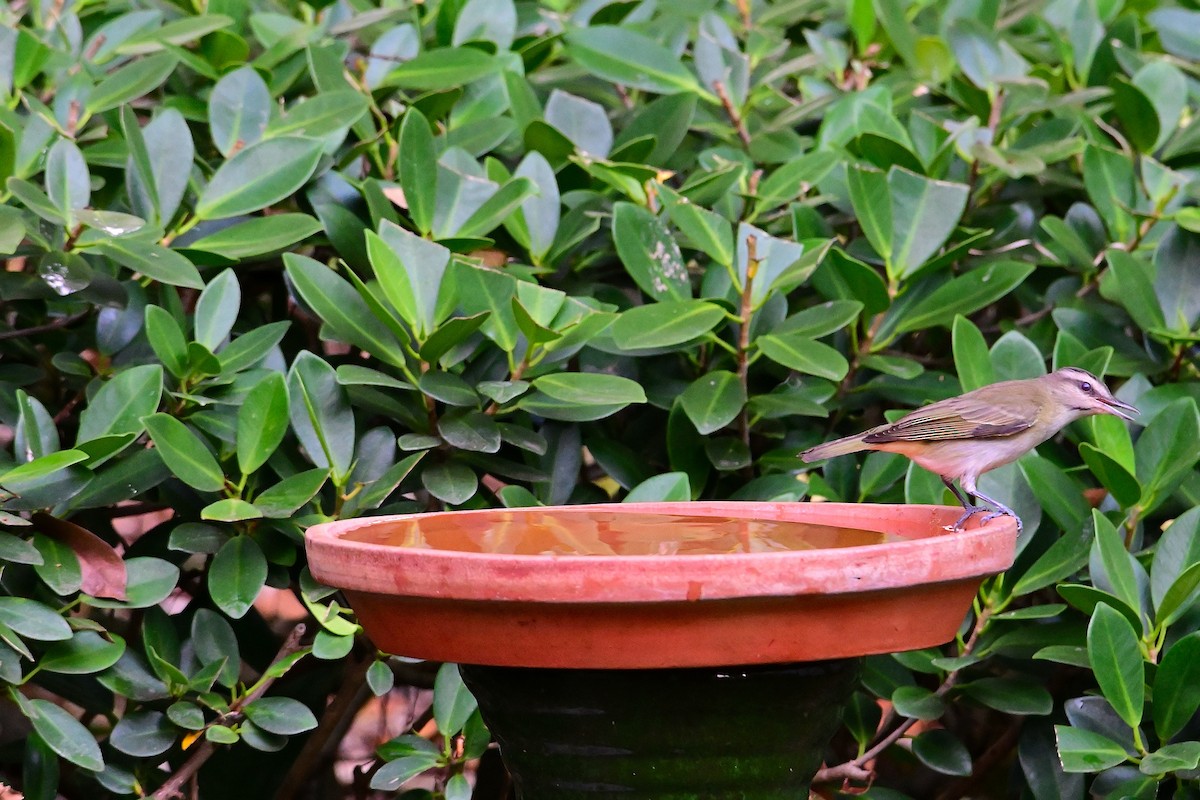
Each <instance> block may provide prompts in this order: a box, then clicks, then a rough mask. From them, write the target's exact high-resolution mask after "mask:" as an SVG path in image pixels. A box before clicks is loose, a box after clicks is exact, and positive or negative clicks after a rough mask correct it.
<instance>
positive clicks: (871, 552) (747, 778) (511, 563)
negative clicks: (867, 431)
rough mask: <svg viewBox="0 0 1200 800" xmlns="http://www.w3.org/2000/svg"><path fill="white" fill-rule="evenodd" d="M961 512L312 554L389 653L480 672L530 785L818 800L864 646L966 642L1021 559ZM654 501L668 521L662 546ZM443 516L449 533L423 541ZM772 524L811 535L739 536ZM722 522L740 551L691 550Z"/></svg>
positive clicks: (1011, 525)
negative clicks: (800, 539)
mask: <svg viewBox="0 0 1200 800" xmlns="http://www.w3.org/2000/svg"><path fill="white" fill-rule="evenodd" d="M960 514H961V509H957V508H948V507H942V506H895V505H856V504H838V503H737V502H703V503H643V504H624V505H592V506H567V507H557V508H529V509H489V510H482V511H458V512H446V513H442V514H427V515H412V516H405V517H374V518H365V519H356V520H347V521H344V522H333V523H326V524H323V525H316V526H314V527H312V528H310V529H309V531H308V534H307V549H308V556H309V564H310V568H311V570H312V573H313V575H314V576H315V577H316V578H317V579H318V580H320V581H322V582H324V583H326V584H328V585H330V586H335V587H337V588H340V589H342V590H343V591H344V592H345V594H346V597H347V599H348V600H349V602H350V604H351V606H353V608H354V610H355V612H356V613H357V615H358V618H359V620H360V622H361V623H362V625H363V628H364V629H365V630H366V632H367V634H368V635H369V636H370V637H371V639H372V640H373V641H374V642H375V644H376V645H377V646H378V647H379V648H380V649H382V650H384V651H387V652H391V653H396V654H399V655H405V656H413V657H418V658H427V659H433V660H438V661H455V662H458V663H459V664H460V665H462V666H461V669H462V675H463V679H464V680H465V681H466V683H467V685H468V686H469V687H470V689H471V691H472V692H473V693H474V694H475V696H476V698H477V699H478V700H479V706H480V710H481V712H482V714H483V718H484V721H485V722H486V723H487V724H488V727H489V729H490V730H491V732H492V735H493V737H494V738H495V740H496V741H497V742H498V743H499V744H500V752H501V756H502V757H503V759H504V762H505V764H506V765H507V767H508V769H509V772H510V773H511V774H512V775H513V780H514V783H515V785H516V787H517V791H518V795H519V797H520V798H521V800H574V799H575V798H579V799H580V800H583V799H584V798H587V799H588V800H591V799H592V798H614V799H615V798H624V799H626V800H685V799H687V800H725V799H726V798H728V799H729V800H733V798H738V800H756V799H758V798H761V799H762V800H768V799H769V800H785V799H786V798H805V797H807V788H808V784H809V782H810V780H811V778H812V775H813V773H814V772H815V771H816V769H817V767H818V766H820V762H821V757H822V754H823V751H824V748H825V746H826V745H827V744H828V741H829V738H830V737H831V736H832V735H833V733H834V731H835V730H836V729H837V725H838V723H839V721H840V719H841V714H842V706H843V704H844V703H845V701H846V699H847V698H848V697H849V694H850V692H851V691H852V690H853V688H854V686H855V685H856V683H857V677H858V670H859V666H860V663H861V660H862V656H865V655H870V654H874V653H888V652H893V651H899V650H910V649H914V648H920V647H929V646H932V645H937V644H941V643H943V642H946V641H948V640H950V639H952V638H953V637H954V634H955V632H956V631H957V630H958V627H959V625H960V624H961V623H962V620H963V617H964V616H965V614H966V612H967V610H968V609H969V608H970V605H971V600H972V598H974V596H975V592H976V591H977V589H978V586H979V583H980V582H981V581H982V580H983V579H984V578H985V577H987V576H989V575H992V574H995V573H997V572H1000V571H1001V570H1004V569H1006V568H1007V567H1009V566H1010V565H1011V564H1012V559H1013V552H1014V546H1015V541H1016V524H1015V521H1014V520H1013V519H1011V518H1009V517H998V518H996V519H994V520H992V521H990V522H988V523H987V524H986V525H979V524H978V523H974V522H972V523H968V526H967V529H966V530H963V531H950V530H947V527H946V526H949V525H952V524H953V523H954V521H955V520H956V519H957V518H958V516H959V515H960ZM645 515H667V516H666V517H660V518H659V519H660V523H661V524H660V525H659V526H658V527H657V528H654V530H655V531H657V533H656V535H659V536H661V539H662V542H659V543H656V542H655V541H652V540H650V539H648V538H647V536H646V525H645V523H646V522H647V520H650V518H649V517H647V516H645ZM668 517H669V519H668ZM425 520H430V521H434V522H436V524H437V525H439V526H442V528H443V529H445V528H447V526H448V529H450V534H449V535H444V536H440V537H434V536H432V535H431V536H430V537H429V538H428V539H426V538H425V537H424V536H423V535H422V534H421V533H419V531H418V529H419V527H420V526H421V525H422V524H429V523H424V521H425ZM760 521H775V522H783V523H801V524H803V525H806V526H814V527H811V528H810V529H809V530H811V531H812V537H811V541H809V542H808V544H806V545H803V546H797V545H795V543H792V545H789V546H784V547H780V545H779V542H777V541H774V540H771V541H768V542H766V543H764V542H762V541H758V540H755V541H751V539H750V538H748V537H746V536H742V537H741V538H740V539H739V536H738V534H737V533H736V530H737V526H738V525H750V526H752V525H755V524H758V523H759V522H760ZM635 522H636V525H640V526H641V528H640V532H639V533H638V534H637V535H636V536H634V537H633V538H634V539H636V541H633V542H626V541H625V540H624V539H622V537H623V536H625V529H626V528H630V529H632V527H635ZM705 525H708V526H710V527H711V528H712V529H714V530H720V531H721V532H720V533H718V534H714V537H715V540H714V542H713V545H714V548H719V547H727V546H728V545H729V544H730V542H732V543H733V544H734V545H735V546H734V547H733V548H729V549H732V550H735V551H736V552H714V551H711V550H705V549H704V548H695V547H692V545H694V544H695V542H696V540H697V538H703V533H702V532H701V533H699V534H698V533H696V531H698V530H701V531H702V529H703V527H704V526H705ZM731 526H732V527H731ZM581 531H582V533H581ZM680 531H684V533H682V534H681V533H680ZM444 532H445V531H443V533H444ZM868 532H869V535H867V537H866V538H863V536H864V534H867V533H868ZM681 537H682V538H681ZM731 537H732V538H731ZM856 537H857V538H856ZM547 542H549V543H552V546H550V547H546V546H545V545H546V543H547ZM862 542H871V543H862ZM618 545H621V546H618ZM625 545H628V546H625ZM847 545H849V546H847ZM793 546H794V547H796V548H797V549H792V548H793ZM539 548H540V549H539ZM523 551H525V552H523ZM548 551H549V552H548ZM580 553H586V554H580Z"/></svg>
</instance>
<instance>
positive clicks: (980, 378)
mask: <svg viewBox="0 0 1200 800" xmlns="http://www.w3.org/2000/svg"><path fill="white" fill-rule="evenodd" d="M951 333H952V339H951V341H952V343H953V344H952V348H953V350H954V368H955V370H956V371H957V372H958V380H959V383H961V384H962V388H963V391H964V392H969V391H973V390H975V389H978V388H979V387H981V386H987V385H988V384H990V383H995V382H996V373H995V372H994V371H993V370H992V361H991V358H990V357H989V355H988V347H987V342H986V341H985V340H984V338H983V334H982V333H980V332H979V328H977V327H975V325H974V323H972V322H971V320H969V319H967V318H966V317H964V316H963V315H962V314H958V315H956V316H955V317H954V324H953V325H951Z"/></svg>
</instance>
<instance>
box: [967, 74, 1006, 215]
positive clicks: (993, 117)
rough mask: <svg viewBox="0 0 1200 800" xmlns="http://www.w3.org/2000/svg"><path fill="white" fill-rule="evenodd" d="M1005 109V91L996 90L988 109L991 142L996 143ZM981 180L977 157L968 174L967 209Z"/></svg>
mask: <svg viewBox="0 0 1200 800" xmlns="http://www.w3.org/2000/svg"><path fill="white" fill-rule="evenodd" d="M1003 110H1004V92H1003V91H998V92H996V96H995V97H993V98H992V106H991V108H990V109H988V121H987V129H988V130H989V131H991V134H992V141H991V144H993V145H994V144H995V143H996V131H997V130H999V128H1000V119H1001V117H1002V116H1003V114H1002V112H1003ZM978 182H979V158H978V157H976V158H975V160H974V161H972V162H971V170H970V172H969V173H968V176H967V210H970V208H971V206H972V203H971V197H972V195H974V194H975V184H976V183H978Z"/></svg>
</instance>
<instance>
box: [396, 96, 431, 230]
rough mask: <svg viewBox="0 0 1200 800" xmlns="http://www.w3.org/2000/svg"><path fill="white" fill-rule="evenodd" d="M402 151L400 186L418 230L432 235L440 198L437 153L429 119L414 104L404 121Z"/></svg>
mask: <svg viewBox="0 0 1200 800" xmlns="http://www.w3.org/2000/svg"><path fill="white" fill-rule="evenodd" d="M398 153H399V156H398V164H397V166H398V167H399V169H400V175H399V179H400V188H401V189H403V190H404V199H405V201H406V202H407V203H408V214H409V216H410V217H411V218H412V221H413V224H414V225H415V226H416V227H417V230H418V231H420V232H421V234H423V235H428V234H429V232H430V230H432V228H433V208H434V203H435V202H436V198H437V178H438V169H437V157H436V156H435V154H434V148H433V133H432V131H431V130H430V128H429V122H428V120H426V119H425V115H424V114H422V113H421V112H420V110H419V109H417V108H412V107H410V108H409V109H408V111H406V112H405V114H404V121H403V122H401V123H400V141H399V143H398Z"/></svg>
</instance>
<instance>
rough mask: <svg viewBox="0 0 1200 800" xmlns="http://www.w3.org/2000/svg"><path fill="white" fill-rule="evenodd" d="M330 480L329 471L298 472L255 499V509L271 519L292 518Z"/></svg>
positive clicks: (311, 470)
mask: <svg viewBox="0 0 1200 800" xmlns="http://www.w3.org/2000/svg"><path fill="white" fill-rule="evenodd" d="M328 479H329V470H327V469H319V468H318V469H310V470H307V471H305V472H298V473H296V474H295V475H291V476H289V477H287V478H284V479H283V480H281V481H280V482H279V483H277V484H275V485H274V486H270V487H268V488H267V489H266V490H264V491H263V493H262V494H260V495H258V496H257V497H255V498H254V507H255V508H257V509H258V510H259V511H261V512H262V515H263V516H264V517H267V518H269V519H284V518H286V517H290V516H291V515H292V514H294V513H296V512H297V511H299V510H300V509H301V508H302V507H303V506H304V505H305V504H306V503H308V501H309V500H312V499H313V497H315V496H316V494H317V492H319V491H320V490H321V487H322V486H324V485H325V481H326V480H328Z"/></svg>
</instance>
